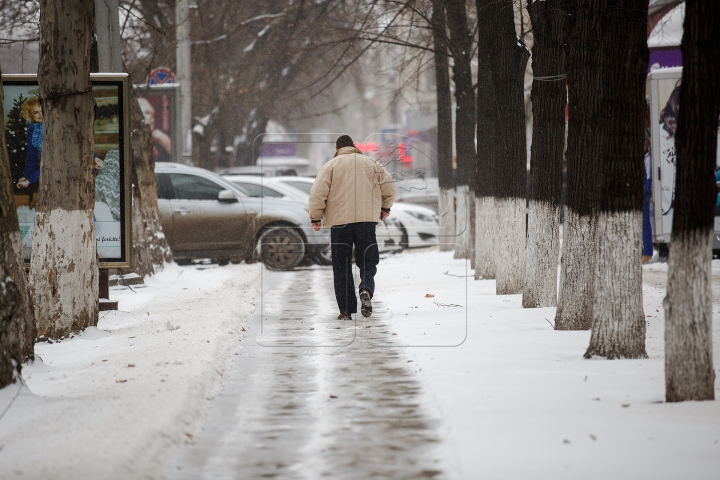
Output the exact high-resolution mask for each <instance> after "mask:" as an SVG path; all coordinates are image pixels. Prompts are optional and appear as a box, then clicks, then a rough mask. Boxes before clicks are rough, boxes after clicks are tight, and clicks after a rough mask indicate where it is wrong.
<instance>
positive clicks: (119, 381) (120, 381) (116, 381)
mask: <svg viewBox="0 0 720 480" xmlns="http://www.w3.org/2000/svg"><path fill="white" fill-rule="evenodd" d="M125 382H127V380H115V383H125Z"/></svg>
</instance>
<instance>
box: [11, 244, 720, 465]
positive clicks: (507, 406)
mask: <svg viewBox="0 0 720 480" xmlns="http://www.w3.org/2000/svg"><path fill="white" fill-rule="evenodd" d="M452 256H453V254H452V252H448V253H444V252H435V251H420V252H416V253H403V254H401V255H394V256H390V257H388V258H385V259H383V261H382V262H381V265H380V268H379V273H378V276H377V294H376V298H375V300H376V312H375V314H374V315H373V317H371V318H370V319H368V320H366V319H363V318H362V317H359V316H358V317H357V319H356V321H355V322H353V323H352V324H349V322H346V323H343V324H338V325H337V327H340V328H337V327H336V326H335V323H336V322H337V321H334V320H333V318H332V317H333V316H334V314H335V312H334V306H333V305H332V295H331V293H329V292H330V291H331V288H332V285H331V283H330V275H329V272H328V271H327V270H328V269H320V268H318V267H315V268H312V269H305V270H300V271H297V272H292V273H289V274H283V275H281V276H276V277H272V276H268V275H266V273H267V272H264V273H263V275H262V277H261V275H260V274H259V272H260V268H261V267H259V266H257V265H250V266H248V265H239V266H226V267H221V268H211V269H204V270H201V269H198V268H197V267H177V266H171V267H169V268H168V269H167V270H166V271H164V272H162V273H161V274H160V275H158V276H157V277H155V278H151V279H148V280H147V285H148V286H147V287H146V288H143V289H141V290H140V289H139V290H138V291H137V293H133V292H131V291H130V290H122V291H113V292H112V296H113V298H116V299H118V300H119V301H120V308H121V311H120V312H113V313H110V314H107V316H105V317H103V318H102V319H101V321H100V322H99V325H98V328H97V329H89V330H88V331H86V332H85V333H84V334H83V335H81V336H78V337H75V338H72V339H69V340H65V341H63V342H60V343H56V344H53V345H50V344H45V343H43V344H38V345H37V349H36V351H37V353H38V355H39V357H41V358H42V362H39V361H38V362H36V363H35V365H32V366H28V367H25V368H24V370H23V373H24V377H25V379H26V381H27V387H24V388H23V389H22V390H20V395H19V396H17V399H16V400H15V402H14V404H13V405H12V407H11V408H10V409H9V410H8V412H7V414H6V415H5V416H4V417H3V418H2V419H0V478H138V477H146V478H158V477H162V476H169V477H178V478H248V476H247V475H244V473H245V474H247V473H249V472H256V473H258V476H260V474H262V472H267V471H268V470H267V469H268V468H270V467H268V465H269V464H270V463H272V462H273V460H274V464H273V465H274V466H273V468H275V469H276V470H277V469H279V468H280V467H279V466H278V465H282V468H281V469H280V470H279V472H280V475H279V476H278V478H312V476H313V475H314V474H315V473H316V474H320V473H323V472H325V471H329V472H333V471H334V472H336V474H335V476H336V477H337V478H368V477H369V476H370V475H369V473H372V474H373V475H377V474H378V473H379V472H378V471H375V470H372V469H370V467H369V465H371V464H372V465H371V466H372V468H376V466H377V465H378V464H380V465H382V462H380V460H381V459H382V461H384V462H386V463H385V465H387V471H388V472H394V474H390V475H389V478H408V477H411V476H420V475H421V474H413V475H410V474H407V475H405V474H403V472H410V471H411V470H398V469H397V468H398V465H393V464H391V463H388V462H392V459H393V458H396V459H399V460H398V461H403V462H405V464H406V465H410V467H407V468H411V467H412V466H413V465H415V463H414V462H412V461H411V460H412V457H413V455H415V456H418V457H422V458H424V459H426V460H427V461H426V462H425V463H428V464H432V466H433V468H432V470H427V469H426V470H422V472H425V474H424V475H425V477H428V476H433V475H435V477H436V478H448V479H478V478H481V479H504V478H507V479H516V478H532V479H545V478H547V479H564V478H567V479H571V478H572V479H574V478H580V477H582V478H586V479H595V478H597V479H601V478H602V479H607V478H628V479H630V478H632V479H645V478H652V479H675V478H693V479H705V478H707V479H710V478H717V472H718V471H720V403H718V402H717V401H715V402H686V403H681V404H665V403H663V400H664V374H663V322H664V316H663V309H662V305H661V304H662V298H663V297H664V276H665V274H666V265H650V266H646V267H644V276H645V285H644V287H643V288H644V298H645V313H646V317H647V321H648V334H647V342H646V345H647V351H648V355H649V357H650V358H648V359H646V360H614V361H607V360H600V359H598V360H584V359H583V358H582V355H583V353H584V352H585V348H586V347H587V344H588V340H589V332H556V331H554V330H553V329H552V327H551V325H550V323H549V322H552V321H553V318H554V309H522V308H521V297H520V296H519V295H512V296H496V295H494V282H493V281H474V280H473V278H472V271H471V270H470V268H469V264H468V263H467V262H465V261H463V260H453V259H452ZM713 268H714V277H720V266H719V265H715V264H714V266H713ZM261 278H263V279H265V280H264V281H267V279H268V278H276V280H277V281H275V283H274V290H272V291H270V289H269V287H268V286H267V285H266V284H265V283H262V281H261ZM715 284H716V285H720V281H717V282H715ZM305 285H307V286H308V287H304V286H305ZM303 288H306V289H307V292H308V293H307V295H305V294H303V292H302V290H303ZM263 290H265V292H264V297H263V302H264V303H263V304H262V305H263V308H262V313H263V316H262V318H263V319H264V320H263V328H262V330H261V329H260V328H259V325H258V323H259V321H260V318H261V317H260V311H259V309H258V308H256V306H255V305H258V306H259V305H260V303H259V302H258V298H259V296H258V294H259V293H260V292H261V291H263ZM284 291H292V292H295V293H293V294H292V295H284V294H283V292H284ZM717 291H718V290H716V289H714V292H717ZM308 296H309V297H310V298H314V299H316V300H317V299H319V300H320V301H319V302H318V301H315V300H313V301H311V302H307V301H305V300H303V299H305V298H306V297H308ZM715 299H716V303H719V302H718V299H720V295H715ZM304 301H305V303H303V302H304ZM328 303H329V304H330V305H327V304H328ZM303 305H304V306H303ZM303 309H305V310H303ZM715 311H716V312H718V311H720V306H718V305H716V306H715ZM308 312H310V313H308ZM303 315H307V317H306V318H302V316H303ZM717 320H718V318H717V317H716V318H715V323H714V332H713V334H714V338H715V339H716V340H715V342H714V345H715V352H714V356H715V359H716V360H715V361H716V362H717V359H718V358H720V347H718V345H719V344H718V341H717V339H718V338H719V337H720V328H719V327H718V325H719V324H718V321H717ZM303 322H306V323H303ZM176 327H180V328H176ZM243 328H245V329H246V331H243ZM289 345H296V346H299V347H300V348H296V349H294V350H292V351H291V349H289V348H286V347H288V346H289ZM343 345H347V346H343ZM326 347H331V348H326ZM283 352H289V353H283ZM233 353H235V354H238V355H237V356H236V355H233ZM130 365H133V366H130ZM358 370H360V371H362V372H364V374H365V377H362V376H359V377H353V376H352V375H353V374H354V372H357V371H358ZM222 378H224V379H225V380H224V384H225V390H223V391H222V393H221V394H220V395H217V394H218V393H219V392H220V386H221V379H222ZM363 378H365V380H363ZM363 382H366V383H363ZM373 382H374V383H373ZM393 384H397V386H398V387H403V388H407V389H408V390H407V395H406V397H407V398H405V402H406V403H407V404H408V405H404V404H403V402H402V401H398V391H400V392H402V388H400V389H399V390H397V389H396V390H397V391H391V390H393V388H392V387H393ZM274 389H275V390H274ZM380 390H383V391H382V392H381V391H380ZM16 392H18V388H17V386H10V387H8V388H5V389H3V390H0V414H2V411H3V409H4V408H5V406H6V405H8V404H9V403H10V402H11V400H12V398H13V397H14V396H15V394H16ZM718 394H720V392H718ZM216 395H217V396H216ZM215 396H216V397H215ZM717 396H719V397H720V395H717ZM213 397H215V398H216V400H214V401H209V400H208V399H209V398H213ZM348 398H350V400H348ZM266 402H267V403H266ZM288 402H289V403H288ZM348 402H349V403H348ZM383 402H384V403H383ZM288 405H291V406H292V408H289V407H288ZM377 405H379V406H380V407H377ZM208 408H209V410H208ZM408 408H409V410H408ZM379 412H382V415H385V416H384V417H378V415H380V413H379ZM398 412H410V413H409V414H408V415H410V416H411V417H412V418H413V419H414V422H415V423H414V426H410V427H408V426H407V425H402V424H401V422H398V424H399V426H398V427H393V428H390V429H389V430H382V428H383V422H385V423H387V422H388V421H390V420H389V419H391V418H392V416H393V415H394V416H397V418H396V420H397V419H400V420H402V415H403V414H402V413H398ZM378 418H380V420H381V421H378ZM248 425H249V426H250V428H248ZM407 428H411V429H415V430H416V434H414V436H413V435H412V434H408V433H407V432H405V431H404V430H403V429H405V430H407ZM293 429H294V430H293ZM278 432H281V433H278ZM293 432H294V433H293ZM403 432H405V433H403ZM245 433H247V434H245ZM253 435H255V436H253ZM403 435H409V436H408V438H412V439H413V441H404V440H403ZM356 439H357V440H356ZM418 439H419V440H418ZM423 439H425V440H423ZM436 440H439V442H437V441H436ZM354 441H357V442H360V443H355V444H353V442H354ZM428 441H429V442H431V443H430V445H433V446H432V448H430V447H428ZM233 442H234V443H233ZM362 442H365V444H362ZM391 443H394V444H393V445H390V444H391ZM183 444H186V445H185V446H182V447H180V448H179V449H178V446H181V445H183ZM390 450H392V452H390ZM386 451H387V452H388V453H387V454H386V453H385V452H386ZM239 452H245V453H247V455H241V454H240V453H239ZM390 453H392V455H391V454H390ZM353 455H358V457H357V458H361V459H364V460H361V461H359V462H358V461H356V460H357V459H356V458H355V457H353ZM422 458H420V459H419V460H422ZM343 459H345V460H347V461H343ZM260 460H262V461H263V462H265V463H264V464H263V465H260V464H259V461H260ZM350 460H352V461H350ZM378 462H380V463H378ZM422 463H423V462H422V461H420V462H419V464H422ZM176 465H177V467H180V466H182V467H184V468H185V470H180V469H179V468H177V467H176ZM249 467H252V468H254V470H248V468H249ZM364 468H365V469H367V470H363V469H364ZM423 468H425V467H423ZM436 471H437V472H439V473H436ZM180 472H185V476H183V475H180ZM190 472H192V473H190ZM232 472H235V473H232ZM243 472H244V473H243ZM353 472H354V473H353ZM364 472H366V473H368V474H367V475H366V474H364ZM251 476H252V475H251Z"/></svg>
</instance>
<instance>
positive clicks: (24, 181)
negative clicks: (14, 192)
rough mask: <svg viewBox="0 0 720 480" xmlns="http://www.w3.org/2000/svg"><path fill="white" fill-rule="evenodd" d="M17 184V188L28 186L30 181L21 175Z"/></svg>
mask: <svg viewBox="0 0 720 480" xmlns="http://www.w3.org/2000/svg"><path fill="white" fill-rule="evenodd" d="M17 186H18V188H27V187H29V186H30V181H29V180H28V179H27V178H25V177H23V178H21V179H20V180H18V183H17Z"/></svg>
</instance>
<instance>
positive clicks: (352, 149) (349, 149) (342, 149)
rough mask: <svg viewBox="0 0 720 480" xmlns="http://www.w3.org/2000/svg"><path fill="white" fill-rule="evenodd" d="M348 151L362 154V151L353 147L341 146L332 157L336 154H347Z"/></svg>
mask: <svg viewBox="0 0 720 480" xmlns="http://www.w3.org/2000/svg"><path fill="white" fill-rule="evenodd" d="M348 153H357V154H358V155H362V152H361V151H360V150H358V149H357V148H355V147H342V148H341V149H339V150H338V151H337V152H335V155H333V158H335V157H337V156H338V155H347V154H348Z"/></svg>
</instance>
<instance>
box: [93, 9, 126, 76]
mask: <svg viewBox="0 0 720 480" xmlns="http://www.w3.org/2000/svg"><path fill="white" fill-rule="evenodd" d="M95 35H96V36H97V49H98V66H99V71H100V72H112V73H121V72H122V71H123V66H122V50H121V47H120V14H119V11H118V0H95Z"/></svg>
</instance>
